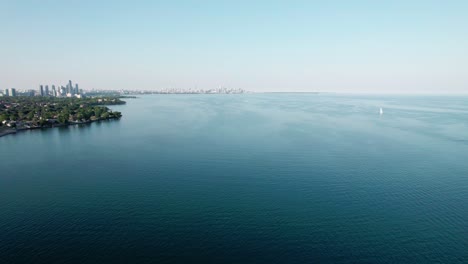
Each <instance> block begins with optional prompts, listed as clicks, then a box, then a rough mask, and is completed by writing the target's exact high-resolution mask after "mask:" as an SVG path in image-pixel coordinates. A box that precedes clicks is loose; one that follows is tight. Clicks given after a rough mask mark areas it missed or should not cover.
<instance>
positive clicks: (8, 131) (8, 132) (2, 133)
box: [0, 117, 120, 137]
mask: <svg viewBox="0 0 468 264" xmlns="http://www.w3.org/2000/svg"><path fill="white" fill-rule="evenodd" d="M116 119H117V120H120V117H114V118H107V119H96V120H89V121H85V122H70V123H67V124H57V125H51V126H42V127H29V128H19V129H5V130H4V131H0V137H4V136H7V135H13V134H17V133H18V132H21V131H26V130H35V129H49V128H56V127H67V126H74V125H85V124H91V123H95V122H100V121H107V120H116Z"/></svg>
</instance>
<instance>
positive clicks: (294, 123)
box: [0, 94, 468, 263]
mask: <svg viewBox="0 0 468 264" xmlns="http://www.w3.org/2000/svg"><path fill="white" fill-rule="evenodd" d="M127 102H128V103H127V105H123V106H113V107H112V108H113V109H115V110H118V111H121V112H122V113H123V115H124V117H123V118H122V119H121V120H120V121H106V122H100V123H94V124H91V125H83V126H80V127H78V126H73V127H67V128H55V129H48V130H42V131H38V130H35V131H27V132H22V133H18V134H17V135H9V136H6V137H2V138H0V162H1V166H0V167H1V170H0V262H1V263H165V262H167V263H169V262H172V263H174V262H178V263H194V262H199V263H317V262H321V263H326V262H335V263H357V262H359V263H468V97H435V96H427V97H417V96H364V95H362V96H345V95H324V94H319V95H317V94H245V95H154V96H143V97H141V98H138V99H127ZM380 107H382V108H383V109H384V114H383V115H382V116H380V115H379V108H380Z"/></svg>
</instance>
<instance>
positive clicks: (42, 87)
mask: <svg viewBox="0 0 468 264" xmlns="http://www.w3.org/2000/svg"><path fill="white" fill-rule="evenodd" d="M41 96H44V85H41Z"/></svg>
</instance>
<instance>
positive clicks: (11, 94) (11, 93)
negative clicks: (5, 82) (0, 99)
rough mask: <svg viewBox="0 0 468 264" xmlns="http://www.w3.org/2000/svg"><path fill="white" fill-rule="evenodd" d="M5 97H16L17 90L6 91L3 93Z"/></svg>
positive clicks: (9, 89)
mask: <svg viewBox="0 0 468 264" xmlns="http://www.w3.org/2000/svg"><path fill="white" fill-rule="evenodd" d="M3 96H16V89H15V88H8V89H5V91H4V92H3Z"/></svg>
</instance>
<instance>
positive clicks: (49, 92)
mask: <svg viewBox="0 0 468 264" xmlns="http://www.w3.org/2000/svg"><path fill="white" fill-rule="evenodd" d="M83 95H84V93H83V89H79V87H78V84H77V83H76V84H75V85H73V84H72V81H71V80H70V81H68V83H67V85H66V86H55V85H51V86H50V87H49V85H42V84H41V85H40V86H39V90H27V91H16V89H15V88H8V89H5V90H4V92H3V93H0V96H45V97H77V98H81V97H82V96H83Z"/></svg>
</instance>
